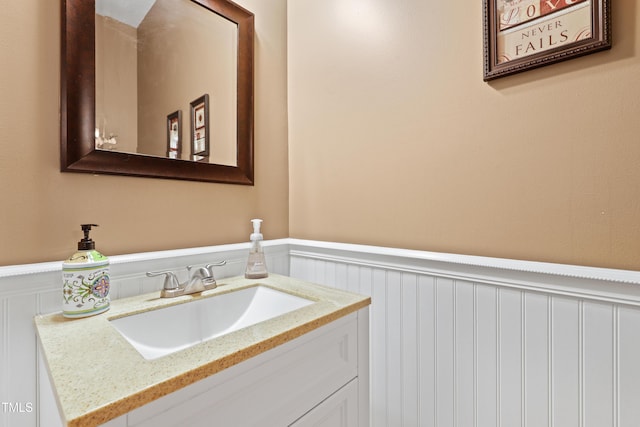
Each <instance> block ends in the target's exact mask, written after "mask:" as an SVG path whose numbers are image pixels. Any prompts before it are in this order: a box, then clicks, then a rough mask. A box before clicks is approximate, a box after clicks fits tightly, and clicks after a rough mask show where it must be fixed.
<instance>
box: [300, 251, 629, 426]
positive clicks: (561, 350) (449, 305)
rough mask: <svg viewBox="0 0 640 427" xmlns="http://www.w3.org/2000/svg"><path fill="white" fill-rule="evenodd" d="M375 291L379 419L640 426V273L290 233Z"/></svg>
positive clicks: (329, 274)
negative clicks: (333, 240) (369, 244)
mask: <svg viewBox="0 0 640 427" xmlns="http://www.w3.org/2000/svg"><path fill="white" fill-rule="evenodd" d="M290 257H291V261H290V262H291V264H290V271H291V275H292V276H293V277H296V278H300V279H303V280H307V281H311V282H316V283H321V284H325V285H329V286H335V287H338V288H342V289H345V290H350V291H354V292H359V293H363V294H367V295H370V296H371V297H372V301H373V304H372V307H371V311H370V312H371V322H370V326H371V352H370V354H371V408H372V414H371V425H372V426H374V427H379V426H389V427H399V426H433V427H448V426H461V427H467V426H469V427H472V426H473V427H494V426H502V427H516V426H523V427H524V426H528V427H544V426H548V427H552V426H555V427H571V426H579V427H584V426H594V427H607V426H615V427H622V426H624V427H636V426H638V425H640V308H639V306H640V285H639V284H638V283H640V275H639V274H638V273H637V272H630V271H620V270H606V269H595V268H585V267H575V266H563V265H553V264H542V263H529V262H522V261H511V260H499V259H489V258H479V257H465V256H454V255H447V254H430V253H425V252H415V251H405V250H393V249H384V248H372V247H365V246H353V245H342V244H330V243H320V242H303V241H295V240H291V241H290Z"/></svg>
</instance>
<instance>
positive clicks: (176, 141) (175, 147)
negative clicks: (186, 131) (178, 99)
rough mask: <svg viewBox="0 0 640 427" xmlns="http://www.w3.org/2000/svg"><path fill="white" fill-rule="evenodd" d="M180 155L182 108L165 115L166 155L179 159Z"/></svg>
mask: <svg viewBox="0 0 640 427" xmlns="http://www.w3.org/2000/svg"><path fill="white" fill-rule="evenodd" d="M181 155H182V110H177V111H174V112H173V113H171V114H169V115H168V116H167V157H168V158H170V159H179V158H180V156H181Z"/></svg>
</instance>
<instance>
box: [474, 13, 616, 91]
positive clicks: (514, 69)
mask: <svg viewBox="0 0 640 427" xmlns="http://www.w3.org/2000/svg"><path fill="white" fill-rule="evenodd" d="M590 8H591V26H592V34H591V37H589V38H585V39H582V40H578V41H573V42H571V41H570V42H568V43H563V44H562V45H561V46H558V47H555V48H550V49H548V50H544V51H541V52H539V53H533V54H531V55H529V56H526V57H522V58H515V59H512V60H509V61H506V62H502V63H498V54H497V37H498V16H497V14H498V11H497V0H483V18H484V80H485V81H488V80H492V79H496V78H498V77H504V76H507V75H510V74H515V73H520V72H522V71H526V70H530V69H533V68H537V67H541V66H544V65H549V64H553V63H556V62H560V61H564V60H567V59H571V58H575V57H578V56H583V55H587V54H590V53H594V52H598V51H601V50H605V49H610V48H611V13H610V0H591V6H590ZM553 15H555V14H550V15H549V17H552V16H553ZM558 18H559V16H558ZM519 25H520V26H522V28H523V30H524V29H526V28H527V26H528V25H531V26H532V25H535V24H533V23H523V24H519ZM556 42H557V41H556ZM541 43H542V42H541ZM549 43H551V40H549Z"/></svg>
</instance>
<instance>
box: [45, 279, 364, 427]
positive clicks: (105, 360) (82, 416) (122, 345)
mask: <svg viewBox="0 0 640 427" xmlns="http://www.w3.org/2000/svg"><path fill="white" fill-rule="evenodd" d="M258 284H260V285H265V286H268V287H272V288H274V289H277V290H280V291H284V292H288V293H290V294H293V295H297V296H301V297H304V298H307V299H310V300H313V301H315V303H314V304H311V305H308V306H306V307H303V308H300V309H298V310H295V311H293V312H290V313H287V314H284V315H281V316H278V317H276V318H273V319H270V320H267V321H264V322H262V323H258V324H256V325H254V326H249V327H247V328H244V329H240V330H238V331H235V332H232V333H229V334H227V335H223V336H221V337H218V338H214V339H212V340H209V341H205V342H202V343H199V344H196V345H194V346H193V347H190V348H187V349H185V350H181V351H178V352H176V353H172V354H169V355H167V356H164V357H161V358H158V359H154V360H146V359H144V358H143V357H142V356H141V355H140V353H138V351H137V350H135V349H134V348H133V346H131V344H129V342H127V341H126V340H125V338H124V337H123V336H122V335H120V333H119V332H118V331H116V329H115V328H114V327H113V326H112V325H111V324H110V320H111V319H115V318H120V317H123V316H127V315H130V314H136V313H141V312H144V311H149V310H153V309H157V308H162V307H166V306H170V305H174V304H181V303H185V302H189V301H194V300H198V299H202V298H209V297H212V296H215V295H219V294H222V293H226V292H230V291H233V290H237V289H241V288H246V287H250V286H255V285H258ZM370 303H371V299H370V298H369V297H365V296H361V295H356V294H353V293H350V292H344V291H341V290H337V289H333V288H328V287H324V286H319V285H313V284H310V283H306V282H302V281H300V280H295V279H292V278H289V277H285V276H278V275H270V276H269V277H268V278H266V279H258V280H247V279H244V278H240V277H237V278H231V279H222V280H219V281H218V287H217V288H216V289H212V290H209V291H205V292H202V293H201V294H193V295H186V296H180V297H176V298H160V292H154V293H151V294H145V295H139V296H135V297H131V298H125V299H119V300H115V301H112V302H111V309H110V310H109V311H107V312H105V313H102V314H98V315H96V316H93V317H87V318H83V319H66V318H64V317H63V316H62V314H61V313H55V314H49V315H45V316H36V317H35V324H36V329H37V331H38V336H39V339H40V342H41V344H42V350H43V353H44V357H45V359H46V362H47V365H48V369H49V376H50V378H51V380H52V383H53V387H54V389H55V392H56V397H57V399H58V408H59V409H60V411H61V415H62V417H63V421H66V422H67V425H68V426H82V427H88V426H97V425H100V424H102V423H105V422H107V421H109V420H111V419H113V418H116V417H118V416H120V415H123V414H125V413H127V412H129V411H131V410H133V409H136V408H138V407H140V406H143V405H145V404H146V403H149V402H151V401H153V400H155V399H158V398H160V397H162V396H165V395H167V394H169V393H172V392H174V391H176V390H179V389H181V388H183V387H186V386H187V385H189V384H192V383H194V382H196V381H198V380H201V379H204V378H206V377H208V376H210V375H213V374H215V373H216V372H220V371H222V370H223V369H226V368H228V367H230V366H233V365H236V364H238V363H240V362H242V361H244V360H246V359H249V358H251V357H253V356H256V355H258V354H260V353H263V352H265V351H267V350H269V349H272V348H274V347H277V346H278V345H281V344H283V343H285V342H287V341H290V340H292V339H295V338H297V337H299V336H301V335H303V334H305V333H307V332H309V331H312V330H314V329H317V328H318V327H320V326H322V325H325V324H327V323H330V322H332V321H334V320H336V319H338V318H340V317H343V316H345V315H347V314H349V313H352V312H354V311H357V310H359V309H360V308H363V307H366V306H367V305H369V304H370Z"/></svg>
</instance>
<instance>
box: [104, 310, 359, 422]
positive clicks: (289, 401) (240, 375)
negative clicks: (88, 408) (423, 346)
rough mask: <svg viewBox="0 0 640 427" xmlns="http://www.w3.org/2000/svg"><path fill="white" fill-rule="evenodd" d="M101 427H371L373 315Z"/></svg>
mask: <svg viewBox="0 0 640 427" xmlns="http://www.w3.org/2000/svg"><path fill="white" fill-rule="evenodd" d="M104 425H105V426H109V427H125V426H126V427H129V426H139V427H151V426H153V427H169V426H189V427H199V426H228V427H249V426H260V427H276V426H295V427H307V426H327V427H328V426H331V427H338V426H349V427H357V426H362V427H364V426H368V425H369V309H368V307H365V308H362V309H360V310H358V311H356V312H353V313H351V314H348V315H346V316H344V317H341V318H338V319H337V320H335V321H333V322H331V323H328V324H326V325H324V326H322V327H320V328H318V329H315V330H313V331H311V332H309V333H307V334H305V335H302V336H300V337H298V338H296V339H294V340H292V341H289V342H286V343H285V344H282V345H280V346H277V347H275V348H273V349H271V350H268V351H266V352H264V353H262V354H259V355H258V356H255V357H253V358H251V359H248V360H245V361H244V362H242V363H240V364H237V365H235V366H231V367H229V368H227V369H225V370H223V371H221V372H219V373H217V374H214V375H212V376H210V377H208V378H205V379H203V380H200V381H198V382H196V383H194V384H191V385H189V386H187V387H185V388H183V389H180V390H178V391H176V392H174V393H171V394H169V395H167V396H164V397H162V398H160V399H157V400H155V401H153V402H151V403H148V404H146V405H144V406H142V407H140V408H137V409H135V410H133V411H131V412H129V413H127V414H125V415H122V416H120V417H118V418H116V419H114V420H111V421H110V422H108V423H106V424H104Z"/></svg>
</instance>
